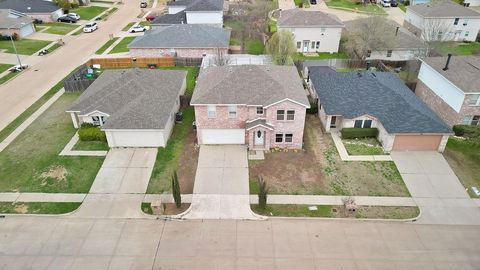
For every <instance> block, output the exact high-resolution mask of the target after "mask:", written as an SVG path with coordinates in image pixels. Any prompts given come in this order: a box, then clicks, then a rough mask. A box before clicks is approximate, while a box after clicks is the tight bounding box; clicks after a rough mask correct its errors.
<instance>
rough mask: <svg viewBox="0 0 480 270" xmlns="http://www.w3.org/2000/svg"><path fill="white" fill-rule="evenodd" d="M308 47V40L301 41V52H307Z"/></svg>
mask: <svg viewBox="0 0 480 270" xmlns="http://www.w3.org/2000/svg"><path fill="white" fill-rule="evenodd" d="M308 45H310V40H304V41H303V52H308Z"/></svg>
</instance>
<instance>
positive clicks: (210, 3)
mask: <svg viewBox="0 0 480 270" xmlns="http://www.w3.org/2000/svg"><path fill="white" fill-rule="evenodd" d="M223 4H224V0H177V1H170V2H168V3H167V5H168V6H185V7H186V9H185V10H186V11H221V10H223Z"/></svg>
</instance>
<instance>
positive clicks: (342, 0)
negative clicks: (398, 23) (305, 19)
mask: <svg viewBox="0 0 480 270" xmlns="http://www.w3.org/2000/svg"><path fill="white" fill-rule="evenodd" d="M326 4H327V6H328V7H331V8H340V9H349V10H352V11H358V12H368V13H374V14H386V12H385V11H384V10H383V8H382V7H380V6H379V5H372V4H367V5H363V4H360V3H355V2H353V1H351V0H330V1H328V2H326Z"/></svg>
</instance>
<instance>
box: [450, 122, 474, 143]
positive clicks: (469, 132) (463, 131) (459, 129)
mask: <svg viewBox="0 0 480 270" xmlns="http://www.w3.org/2000/svg"><path fill="white" fill-rule="evenodd" d="M452 129H453V132H454V133H455V136H462V137H465V138H467V139H468V140H471V141H473V142H477V143H480V126H471V125H455V126H453V128H452Z"/></svg>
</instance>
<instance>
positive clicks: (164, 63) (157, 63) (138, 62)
mask: <svg viewBox="0 0 480 270" xmlns="http://www.w3.org/2000/svg"><path fill="white" fill-rule="evenodd" d="M87 65H88V66H91V65H100V67H101V68H135V67H139V68H146V67H151V66H153V67H173V66H175V59H174V58H173V57H141V58H140V57H119V58H92V59H90V60H89V61H88V62H87Z"/></svg>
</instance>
